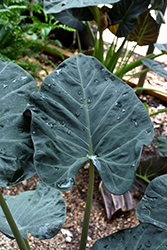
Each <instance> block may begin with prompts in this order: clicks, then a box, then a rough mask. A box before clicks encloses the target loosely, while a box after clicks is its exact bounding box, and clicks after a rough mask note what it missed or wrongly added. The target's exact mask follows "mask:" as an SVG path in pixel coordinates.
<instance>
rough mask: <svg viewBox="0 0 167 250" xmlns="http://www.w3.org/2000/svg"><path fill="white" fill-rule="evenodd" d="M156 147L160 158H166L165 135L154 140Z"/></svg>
mask: <svg viewBox="0 0 167 250" xmlns="http://www.w3.org/2000/svg"><path fill="white" fill-rule="evenodd" d="M156 145H157V147H158V153H159V154H160V155H161V156H166V157H167V135H166V136H162V137H160V138H158V139H157V140H156Z"/></svg>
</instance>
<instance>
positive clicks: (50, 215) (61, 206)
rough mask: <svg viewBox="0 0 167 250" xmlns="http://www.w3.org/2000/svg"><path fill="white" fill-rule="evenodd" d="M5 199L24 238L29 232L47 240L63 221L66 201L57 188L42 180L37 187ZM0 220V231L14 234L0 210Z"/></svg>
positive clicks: (57, 230)
mask: <svg viewBox="0 0 167 250" xmlns="http://www.w3.org/2000/svg"><path fill="white" fill-rule="evenodd" d="M4 198H5V200H6V202H7V205H8V207H9V209H10V211H11V214H12V216H13V218H14V220H15V222H16V224H17V226H18V229H19V231H20V233H21V235H22V237H23V238H24V239H27V233H28V232H29V233H31V234H32V235H33V236H34V237H37V238H39V239H50V238H52V237H54V236H55V235H56V234H57V233H58V232H59V230H60V228H61V227H62V225H63V223H64V222H65V220H66V204H65V201H64V199H63V197H62V195H61V193H60V191H58V190H55V189H54V188H51V187H48V186H47V185H45V184H44V183H42V182H37V188H36V190H33V191H26V192H22V193H20V194H18V195H16V196H5V197H4ZM0 221H1V223H0V230H1V231H2V232H3V233H5V234H7V235H8V236H10V237H13V234H12V231H11V229H10V227H9V225H8V224H7V223H6V218H5V215H4V214H3V211H2V209H0Z"/></svg>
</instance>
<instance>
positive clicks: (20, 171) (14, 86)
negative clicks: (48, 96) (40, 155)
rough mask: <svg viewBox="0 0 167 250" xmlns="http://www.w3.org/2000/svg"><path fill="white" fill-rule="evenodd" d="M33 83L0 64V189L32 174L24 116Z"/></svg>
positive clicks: (20, 72) (15, 69)
mask: <svg viewBox="0 0 167 250" xmlns="http://www.w3.org/2000/svg"><path fill="white" fill-rule="evenodd" d="M36 89H37V87H36V83H35V81H34V80H33V78H32V77H31V75H30V74H28V73H27V72H26V71H24V70H23V69H21V68H20V67H19V66H17V65H15V64H13V63H5V62H3V61H0V186H9V185H14V184H16V183H18V182H20V181H22V180H24V179H26V178H30V177H31V176H32V175H34V174H35V170H34V166H33V163H32V158H33V144H32V140H31V135H30V120H29V119H28V118H27V117H24V116H23V111H24V110H25V107H26V106H27V104H28V102H29V96H30V93H31V92H32V91H34V90H36Z"/></svg>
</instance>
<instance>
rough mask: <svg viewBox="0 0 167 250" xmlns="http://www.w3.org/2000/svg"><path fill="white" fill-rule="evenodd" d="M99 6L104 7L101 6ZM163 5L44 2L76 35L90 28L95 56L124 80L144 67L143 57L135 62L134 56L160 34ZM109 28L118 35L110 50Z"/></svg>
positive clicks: (115, 0)
mask: <svg viewBox="0 0 167 250" xmlns="http://www.w3.org/2000/svg"><path fill="white" fill-rule="evenodd" d="M100 4H101V5H104V6H102V7H101V5H100ZM164 4H165V3H164V1H163V0H160V1H154V0H144V1H143V0H137V1H136V0H126V1H125V0H112V1H111V0H110V1H109V0H108V1H107V0H106V1H100V0H93V1H84V2H83V1H79V2H78V1H64V0H62V1H59V0H53V1H51V2H50V1H49V0H45V1H44V10H45V12H46V13H51V14H53V15H54V16H55V17H56V19H58V20H60V21H61V22H62V23H64V24H66V25H68V26H69V27H72V28H74V29H76V30H77V34H79V33H78V31H84V30H86V29H87V30H88V31H89V33H90V36H91V38H92V41H93V44H94V52H93V56H94V57H96V58H97V59H98V60H99V61H100V62H101V63H102V64H103V65H104V66H105V67H106V68H107V69H108V70H109V71H110V72H112V73H114V74H115V75H116V76H118V77H119V78H121V79H122V78H123V77H124V76H125V75H126V74H127V73H128V72H130V71H131V70H132V69H134V68H136V67H138V66H140V65H142V59H143V58H144V57H143V58H139V59H137V60H133V61H132V60H131V57H132V55H133V53H134V51H135V48H136V46H137V45H140V46H143V45H150V44H152V43H153V42H154V41H155V40H156V38H157V36H158V33H159V24H160V18H159V17H160V16H161V22H164V18H163V15H162V12H161V10H162V8H163V6H164ZM152 11H156V18H154V17H153V16H152V14H151V13H152ZM90 22H93V23H96V25H97V31H98V32H97V36H96V37H94V35H93V32H92V30H91V25H90ZM106 29H108V30H109V31H110V32H112V33H113V34H114V35H115V36H114V38H113V40H112V41H111V42H110V44H108V45H107V48H105V43H104V40H103V32H104V30H106ZM78 36H79V35H78ZM120 38H123V40H121V44H119V43H118V42H119V41H120ZM78 40H79V39H78ZM131 41H133V42H135V43H134V45H131V49H130V50H129V47H128V45H130V44H131ZM81 50H82V48H81V47H80V51H81ZM162 54H163V53H159V54H157V55H155V54H148V55H147V56H145V57H146V58H151V59H154V58H156V57H158V56H161V55H162ZM144 72H145V70H144V71H142V72H141V71H140V72H139V74H141V73H144ZM131 74H132V73H131ZM132 75H133V74H132ZM132 75H130V76H129V78H130V77H132Z"/></svg>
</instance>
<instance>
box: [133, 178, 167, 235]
mask: <svg viewBox="0 0 167 250" xmlns="http://www.w3.org/2000/svg"><path fill="white" fill-rule="evenodd" d="M166 180H167V175H166V174H165V175H161V176H159V177H157V178H155V179H154V180H152V181H151V182H150V184H149V185H148V187H147V189H146V192H145V195H144V196H143V198H142V200H141V201H140V203H139V204H138V206H137V211H136V213H137V217H138V218H139V220H140V221H141V222H148V223H151V224H153V225H156V226H158V227H161V228H163V229H165V230H167V213H166V207H167V181H166Z"/></svg>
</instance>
